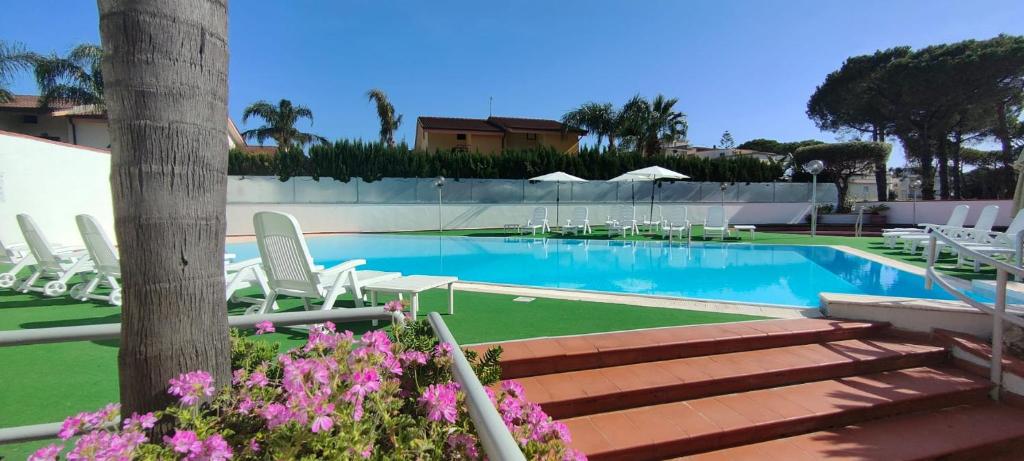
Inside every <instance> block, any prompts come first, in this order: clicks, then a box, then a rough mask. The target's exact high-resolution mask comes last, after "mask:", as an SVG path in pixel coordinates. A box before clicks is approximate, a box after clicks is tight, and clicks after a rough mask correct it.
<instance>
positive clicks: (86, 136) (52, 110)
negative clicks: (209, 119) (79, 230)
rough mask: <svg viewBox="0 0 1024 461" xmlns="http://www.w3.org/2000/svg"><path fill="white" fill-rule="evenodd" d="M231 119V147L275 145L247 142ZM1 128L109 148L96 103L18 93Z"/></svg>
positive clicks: (258, 150) (0, 116)
mask: <svg viewBox="0 0 1024 461" xmlns="http://www.w3.org/2000/svg"><path fill="white" fill-rule="evenodd" d="M227 123H228V127H227V128H228V139H227V141H228V148H230V149H234V148H236V147H238V148H241V149H242V150H245V151H247V152H250V153H255V154H266V153H274V152H276V151H277V149H276V148H275V147H261V146H250V145H248V144H246V142H245V139H243V138H242V135H241V133H239V132H238V127H236V126H235V123H234V122H232V121H231V119H230V118H229V119H227ZM0 131H10V132H12V133H21V134H27V135H30V136H35V137H38V138H44V139H49V140H51V141H60V142H65V143H68V144H76V145H79V146H87V147H95V148H99V149H109V148H110V127H109V125H108V124H107V112H106V111H105V110H103V109H101V108H99V107H96V106H72V105H70V104H57V105H53V106H48V107H39V97H38V96H31V95H16V96H14V100H12V101H9V102H6V103H0Z"/></svg>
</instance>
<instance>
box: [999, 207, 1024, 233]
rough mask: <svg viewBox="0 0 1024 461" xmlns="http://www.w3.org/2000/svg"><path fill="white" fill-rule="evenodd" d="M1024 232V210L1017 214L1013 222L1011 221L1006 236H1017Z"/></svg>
mask: <svg viewBox="0 0 1024 461" xmlns="http://www.w3.org/2000/svg"><path fill="white" fill-rule="evenodd" d="M1020 231H1024V209H1022V210H1020V211H1018V212H1017V216H1014V217H1013V221H1010V225H1009V226H1008V227H1007V228H1006V232H1004V234H1006V235H1007V236H1009V237H1013V236H1016V235H1017V234H1019V233H1020Z"/></svg>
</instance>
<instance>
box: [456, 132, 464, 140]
mask: <svg viewBox="0 0 1024 461" xmlns="http://www.w3.org/2000/svg"><path fill="white" fill-rule="evenodd" d="M455 140H456V141H465V140H466V133H459V134H457V135H455Z"/></svg>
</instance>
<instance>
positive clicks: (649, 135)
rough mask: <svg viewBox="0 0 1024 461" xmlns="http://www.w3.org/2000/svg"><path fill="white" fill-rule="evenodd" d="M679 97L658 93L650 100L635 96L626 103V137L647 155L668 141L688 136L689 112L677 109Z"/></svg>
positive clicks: (624, 114) (657, 152)
mask: <svg viewBox="0 0 1024 461" xmlns="http://www.w3.org/2000/svg"><path fill="white" fill-rule="evenodd" d="M678 102H679V99H678V98H666V97H665V96H664V95H661V94H659V95H657V96H655V97H654V99H652V100H650V101H648V100H646V99H644V98H643V97H641V96H640V95H636V96H633V98H632V99H630V100H629V101H628V102H627V103H626V104H625V105H624V106H623V107H622V126H621V128H620V134H621V135H622V137H623V140H624V141H626V142H627V143H628V144H629V145H630V146H632V147H634V148H636V150H638V151H639V152H642V153H643V154H644V155H646V156H653V155H657V154H659V153H660V152H661V148H662V145H664V143H668V142H672V141H677V140H680V139H684V138H686V131H687V124H686V115H685V114H683V113H682V112H679V111H677V110H675V105H676V104H677V103H678Z"/></svg>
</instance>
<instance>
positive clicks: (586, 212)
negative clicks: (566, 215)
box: [572, 206, 590, 226]
mask: <svg viewBox="0 0 1024 461" xmlns="http://www.w3.org/2000/svg"><path fill="white" fill-rule="evenodd" d="M589 218H590V209H588V208H587V207H585V206H578V207H576V208H573V209H572V223H573V224H574V225H577V226H582V225H583V223H585V222H587V220H588V219H589Z"/></svg>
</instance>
